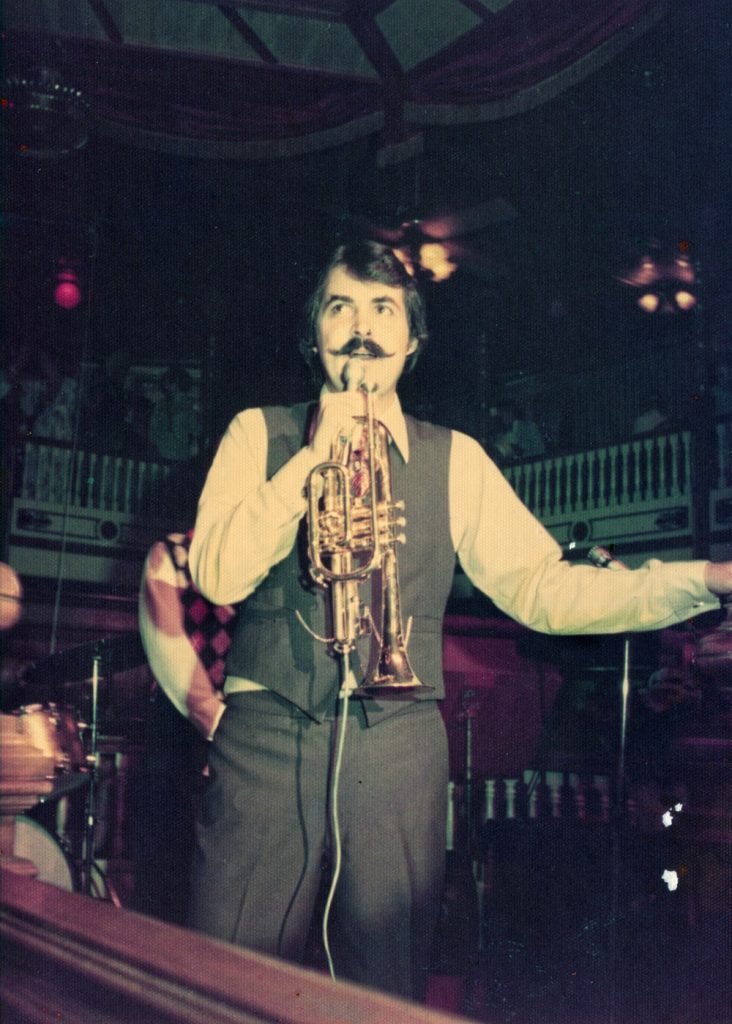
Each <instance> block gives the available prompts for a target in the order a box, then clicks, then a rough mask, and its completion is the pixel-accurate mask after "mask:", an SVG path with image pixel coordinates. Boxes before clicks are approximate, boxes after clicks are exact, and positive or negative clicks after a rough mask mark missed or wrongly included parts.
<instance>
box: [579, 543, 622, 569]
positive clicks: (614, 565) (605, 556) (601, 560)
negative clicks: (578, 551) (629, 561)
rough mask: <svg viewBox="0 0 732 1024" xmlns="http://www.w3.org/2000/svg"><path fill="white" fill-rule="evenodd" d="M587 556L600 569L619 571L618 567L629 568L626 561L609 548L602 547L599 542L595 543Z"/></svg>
mask: <svg viewBox="0 0 732 1024" xmlns="http://www.w3.org/2000/svg"><path fill="white" fill-rule="evenodd" d="M587 557H588V558H589V560H590V561H591V562H592V564H593V565H594V566H596V567H597V568H598V569H612V570H613V571H615V572H617V570H618V569H627V568H628V566H627V565H626V564H625V562H621V561H620V559H619V558H616V557H615V555H613V554H612V552H610V551H608V549H607V548H603V547H600V545H599V544H595V545H594V546H593V547H591V548H590V550H589V551H588V552H587Z"/></svg>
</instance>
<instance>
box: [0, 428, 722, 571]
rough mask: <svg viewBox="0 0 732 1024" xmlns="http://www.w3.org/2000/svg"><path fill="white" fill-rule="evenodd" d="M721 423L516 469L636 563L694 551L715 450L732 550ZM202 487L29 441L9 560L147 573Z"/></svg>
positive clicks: (575, 539)
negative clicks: (697, 439)
mask: <svg viewBox="0 0 732 1024" xmlns="http://www.w3.org/2000/svg"><path fill="white" fill-rule="evenodd" d="M714 430H715V434H714V443H713V444H710V445H708V446H707V449H705V452H704V454H703V455H699V454H697V451H698V449H697V447H696V446H695V444H694V439H693V437H692V435H691V434H690V433H689V432H688V431H681V432H676V433H670V434H662V435H658V436H654V437H645V438H638V439H634V440H630V441H622V442H620V443H618V444H612V445H607V446H605V447H602V448H595V449H592V450H590V451H583V452H573V453H570V454H567V455H557V456H551V457H548V458H543V459H536V460H532V461H525V462H521V463H516V464H514V465H510V466H506V467H505V468H504V473H505V475H506V477H507V479H508V480H509V482H510V483H511V485H512V486H513V488H514V489H515V491H516V493H517V494H518V495H519V497H520V498H521V500H522V501H523V502H524V503H525V504H526V505H527V506H528V508H529V509H530V510H531V511H532V512H533V513H534V514H535V515H536V516H537V517H538V518H539V519H540V520H541V521H542V522H543V523H544V525H545V526H546V527H547V529H549V530H550V532H551V533H552V534H553V535H554V536H555V538H556V539H557V540H558V541H559V543H560V544H562V545H564V546H567V545H570V546H574V547H578V548H582V547H584V548H587V547H589V546H590V545H591V544H594V543H600V544H613V545H615V546H616V547H617V550H618V552H619V553H620V552H622V553H623V556H624V557H625V556H627V558H626V560H627V561H629V563H630V564H635V563H638V562H639V561H642V560H644V559H645V558H647V557H648V556H649V555H651V554H655V553H662V554H663V556H664V557H681V558H684V557H690V555H691V553H692V550H693V549H694V531H695V529H696V526H697V524H696V523H695V516H697V515H698V512H697V505H695V495H694V494H693V488H692V482H694V481H696V480H697V479H698V476H699V474H698V472H697V468H698V467H696V466H695V464H694V463H695V460H696V459H700V458H704V459H705V462H706V475H707V479H708V481H709V483H708V490H709V527H710V529H709V535H710V538H711V545H712V550H711V552H710V553H711V554H712V556H713V557H714V556H716V555H718V556H719V557H729V548H730V543H732V418H730V417H727V418H726V419H723V420H720V421H718V422H717V423H716V424H715V428H714ZM712 449H714V450H712ZM695 486H696V485H695ZM190 487H191V484H190V478H189V477H187V476H186V474H185V471H184V470H181V469H178V468H177V467H176V466H175V465H174V464H169V463H168V464H165V463H159V462H152V461H149V460H140V459H135V458H126V457H123V456H119V455H106V454H97V453H94V452H85V451H73V450H72V449H71V448H69V447H63V446H60V445H54V444H46V443H42V442H38V441H27V442H25V444H24V446H23V447H22V450H21V451H20V452H19V455H18V458H17V460H16V463H15V466H14V472H13V482H12V507H11V508H10V509H9V512H10V529H9V531H8V533H9V548H10V550H9V552H8V559H9V560H10V561H11V563H12V564H13V565H14V566H15V568H16V569H17V571H19V572H21V574H30V575H36V576H44V575H49V576H52V575H53V573H54V570H53V569H52V568H50V566H51V565H52V564H53V565H55V563H53V562H52V559H51V557H50V556H49V551H52V550H53V549H54V548H59V547H60V546H63V549H64V552H65V556H66V564H65V567H64V571H65V572H66V573H71V574H72V577H71V578H76V579H84V580H94V581H97V582H103V581H106V580H112V579H114V580H118V579H119V568H120V564H121V563H122V562H125V561H126V563H127V569H128V575H129V578H130V579H132V578H134V579H135V580H136V579H137V578H138V574H139V569H140V566H141V559H142V556H143V555H144V552H145V550H146V549H147V547H148V546H149V544H150V543H152V541H153V540H154V539H156V538H157V537H158V536H160V535H161V533H163V532H167V531H168V530H170V529H173V528H175V529H180V528H185V527H186V526H188V525H190V524H189V523H186V522H181V521H180V513H179V512H178V510H179V509H180V508H182V507H187V508H190V507H192V502H193V500H195V495H189V494H186V493H185V490H186V489H190ZM696 499H697V501H698V495H697V496H696ZM176 513H178V514H177V518H176ZM74 574H75V575H74ZM124 575H125V574H124V573H123V576H124Z"/></svg>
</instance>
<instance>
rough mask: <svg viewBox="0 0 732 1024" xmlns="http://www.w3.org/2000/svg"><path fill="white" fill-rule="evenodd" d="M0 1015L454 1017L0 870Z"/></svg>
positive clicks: (149, 1022)
mask: <svg viewBox="0 0 732 1024" xmlns="http://www.w3.org/2000/svg"><path fill="white" fill-rule="evenodd" d="M0 936H2V942H3V970H2V979H1V981H0V992H1V994H2V1004H3V1020H4V1021H5V1022H6V1024H47V1022H48V1021H74V1022H76V1024H102V1022H104V1024H257V1022H261V1024H325V1022H328V1021H360V1022H362V1024H394V1022H396V1024H400V1022H404V1024H408V1022H409V1024H449V1022H453V1024H455V1022H456V1021H457V1020H458V1018H457V1017H453V1016H449V1015H447V1014H443V1013H440V1012H438V1011H436V1010H426V1009H424V1008H422V1007H420V1006H417V1005H416V1004H414V1003H407V1002H404V1001H402V1000H399V999H395V998H393V997H390V996H386V995H383V994H380V993H377V992H372V991H369V990H367V989H365V988H361V987H358V986H356V985H350V984H347V983H345V982H338V983H336V982H333V981H331V979H330V978H329V977H327V976H326V975H324V974H320V973H316V972H315V971H307V970H304V969H302V968H299V967H294V966H292V965H289V964H286V963H283V962H281V961H278V960H275V959H273V958H271V957H265V956H260V955H258V954H256V953H252V952H249V951H247V950H243V949H236V948H234V947H233V946H229V945H227V944H225V943H221V942H215V941H213V940H212V939H208V938H206V937H204V936H202V935H195V934H193V933H191V932H188V931H184V930H183V929H182V928H177V927H175V926H173V925H168V924H165V923H163V922H162V921H156V920H153V919H152V918H148V917H142V916H140V915H138V914H134V913H131V912H130V911H127V910H123V909H116V908H115V907H113V906H112V905H111V904H109V903H106V902H101V901H99V900H93V899H91V898H90V897H87V896H82V895H80V894H78V893H68V892H63V891H62V890H60V889H57V888H54V887H52V886H50V885H46V884H44V883H43V882H36V881H33V880H32V879H28V878H23V877H21V876H20V875H14V874H11V873H10V872H8V871H4V872H3V875H2V902H1V904H0Z"/></svg>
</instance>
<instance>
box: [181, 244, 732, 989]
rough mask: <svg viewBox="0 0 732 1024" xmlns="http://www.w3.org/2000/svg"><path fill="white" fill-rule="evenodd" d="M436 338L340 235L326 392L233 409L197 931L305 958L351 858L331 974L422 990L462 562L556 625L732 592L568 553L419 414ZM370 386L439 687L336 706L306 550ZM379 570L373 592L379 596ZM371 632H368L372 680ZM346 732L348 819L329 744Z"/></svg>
mask: <svg viewBox="0 0 732 1024" xmlns="http://www.w3.org/2000/svg"><path fill="white" fill-rule="evenodd" d="M426 336H427V332H426V327H425V316H424V308H423V304H422V299H421V297H420V294H419V291H418V288H417V285H416V284H415V282H414V280H413V279H412V278H411V277H410V276H409V275H408V274H407V273H406V271H405V269H404V267H403V266H402V264H401V263H400V262H399V260H398V259H397V258H396V257H395V255H394V254H393V253H392V252H391V250H389V249H387V248H385V247H383V246H380V245H377V244H375V243H358V244H355V245H352V246H350V247H340V248H339V249H338V250H337V251H336V253H335V255H334V257H333V259H332V260H331V262H330V263H329V264H328V266H327V267H326V268H325V270H324V272H323V274H322V276H321V278H320V281H319V283H318V285H317V287H316V289H315V291H314V293H313V296H312V298H311V301H310V304H309V307H308V311H307V329H306V331H305V337H304V339H303V342H302V343H301V349H302V351H303V354H304V356H305V357H306V359H307V360H308V362H309V363H310V365H311V366H312V367H315V368H316V369H319V370H320V372H321V374H322V379H323V386H322V390H321V393H320V398H319V401H318V402H317V404H313V405H297V406H294V407H290V408H282V407H269V408H265V409H249V410H246V411H245V412H243V413H240V414H239V415H238V416H237V417H236V418H235V419H234V420H233V422H232V423H231V425H230V426H229V428H228V431H227V433H226V434H225V436H224V438H223V440H222V442H221V445H220V447H219V451H218V453H217V455H216V457H215V460H214V462H213V465H212V467H211V470H210V472H209V475H208V479H207V481H206V484H205V487H204V490H203V493H202V496H201V500H200V504H199V511H198V517H197V520H196V525H195V532H194V537H193V542H192V544H191V549H190V568H191V572H192V575H193V579H194V581H195V582H196V585H197V586H198V587H199V588H200V590H201V591H202V592H203V593H204V594H205V595H206V596H207V597H208V598H209V599H210V600H212V601H215V602H217V603H220V604H236V605H237V606H238V622H237V626H236V630H235V633H234V636H233V641H232V646H231V650H230V652H229V656H228V659H227V678H226V682H225V685H224V693H225V703H224V704H223V705H222V706H221V710H222V713H221V715H220V717H219V719H218V722H217V723H213V726H212V730H211V734H212V743H211V747H210V757H209V772H210V776H209V781H208V789H207V792H206V794H205V796H204V799H203V803H202V807H201V809H200V814H199V816H198V822H197V849H196V854H195V863H194V869H193V898H192V907H191V918H190V920H191V924H192V925H193V926H194V927H196V928H199V929H201V930H203V931H205V932H208V933H209V934H212V935H215V936H217V937H219V938H223V939H226V940H228V941H231V942H235V943H238V944H240V945H244V946H247V947H249V948H251V949H255V950H259V951H261V952H265V953H269V954H275V955H278V956H282V957H285V958H287V959H293V960H297V959H299V958H301V957H302V955H303V950H304V947H305V942H306V938H307V935H308V930H309V927H310V922H311V917H312V914H313V909H314V907H315V905H316V901H317V897H318V890H319V886H320V881H321V869H322V866H323V865H324V864H327V865H328V866H329V868H331V869H332V866H333V863H334V861H335V860H336V859H338V861H339V864H340V868H341V871H340V877H339V880H338V884H337V886H336V887H335V890H334V895H333V901H332V914H331V917H330V923H331V931H332V935H331V938H330V945H331V947H332V953H333V961H334V967H335V973H336V975H337V976H338V977H342V978H348V979H351V980H355V981H358V982H361V983H363V984H366V985H370V986H373V987H376V988H380V989H383V990H386V991H389V992H393V993H396V994H399V995H402V996H405V997H411V998H422V997H423V995H424V991H425V985H426V979H427V972H428V969H429V960H430V951H431V944H432V937H433V933H434V928H435V924H436V919H437V913H438V908H439V901H440V896H441V890H442V881H443V874H444V845H445V814H446V789H447V785H446V784H447V780H448V759H447V743H446V737H445V731H444V727H443V723H442V718H441V715H440V711H439V705H438V701H439V699H440V698H441V697H442V696H443V694H444V690H443V683H442V676H441V631H442V618H443V613H444V610H445V605H446V602H447V599H448V595H449V592H450V588H451V582H452V575H453V570H454V564H455V558H456V556H457V557H458V558H459V559H460V562H461V564H462V566H463V568H464V570H465V572H466V574H467V575H468V577H469V578H470V579H471V580H472V582H473V583H474V584H475V585H476V586H477V587H479V588H480V589H481V590H483V591H484V592H485V593H486V594H488V596H489V597H490V598H491V599H492V600H493V601H494V602H495V604H496V605H497V606H498V607H499V608H501V609H502V610H504V611H505V612H507V613H508V614H509V615H511V616H512V617H514V618H515V619H517V620H518V621H520V622H522V623H524V624H525V625H527V626H529V627H531V628H533V629H537V630H541V631H544V632H550V633H565V634H569V633H585V634H593V633H602V632H621V631H625V630H641V629H655V628H659V627H663V626H668V625H672V624H674V623H677V622H680V621H682V620H684V619H686V618H689V617H691V616H693V615H696V614H699V613H700V612H703V611H708V610H710V609H714V608H718V607H719V601H718V598H717V596H716V595H719V594H723V593H727V592H729V591H731V590H732V563H719V564H717V565H712V564H710V563H705V562H688V563H675V564H667V565H664V564H661V563H660V562H653V563H651V564H649V565H648V566H646V567H644V568H642V569H639V570H635V571H630V570H628V571H623V572H604V571H603V570H600V569H596V568H594V567H592V566H589V565H587V566H578V565H573V566H570V565H569V564H568V563H566V562H563V561H562V553H561V550H560V548H559V547H558V545H557V544H556V543H555V542H554V540H553V539H552V538H551V537H550V536H549V534H548V533H547V532H546V531H545V529H544V528H543V526H542V525H541V524H540V523H539V522H538V521H537V520H536V519H535V518H534V517H533V516H532V515H531V514H530V513H529V512H528V510H527V509H526V508H525V507H524V506H523V505H522V504H521V503H520V501H519V500H518V498H517V497H516V495H515V494H514V492H513V491H512V489H511V488H510V486H509V485H508V484H507V482H506V481H505V479H504V477H503V475H502V474H501V472H500V471H499V470H498V469H497V468H496V466H495V465H494V464H493V463H492V462H491V461H490V459H489V458H488V457H487V456H486V455H485V453H484V452H483V450H482V448H481V447H480V445H479V444H478V443H477V442H476V441H474V440H472V439H471V438H469V437H467V436H466V435H464V434H461V433H458V432H456V431H450V430H446V429H444V428H441V427H436V426H433V425H431V424H427V423H422V422H418V421H416V420H414V419H412V418H411V417H408V416H404V414H403V413H402V411H401V407H400V404H399V399H398V397H397V393H396V388H397V383H398V381H399V378H400V377H401V375H402V372H403V371H404V369H405V367H406V366H408V365H409V364H411V363H413V361H414V360H415V358H416V357H417V354H418V352H419V349H420V346H421V345H423V344H424V342H425V340H426ZM363 390H367V391H370V392H371V393H372V395H373V407H374V414H375V416H376V418H377V419H378V420H380V421H381V422H382V423H383V424H384V425H385V427H386V429H387V430H388V433H389V438H390V442H389V448H390V461H391V473H392V479H393V492H394V498H395V499H397V500H403V501H404V503H405V517H406V523H407V525H406V532H407V536H408V540H407V543H406V544H404V545H403V546H401V547H400V548H399V577H400V592H401V604H402V607H403V609H404V613H405V615H408V616H409V618H410V620H411V623H412V627H411V632H410V638H409V659H410V662H411V664H412V666H413V668H414V671H415V674H416V676H417V677H418V678H419V679H420V680H421V681H422V683H424V684H426V685H425V687H424V688H422V689H420V690H416V691H413V692H411V693H410V694H409V695H404V696H403V698H400V699H397V700H388V699H383V698H382V697H381V695H377V696H375V697H373V698H361V697H355V696H352V697H348V696H347V695H345V696H342V697H339V690H340V683H341V671H340V665H339V659H338V658H337V657H334V656H333V651H332V650H331V649H330V647H329V646H328V645H327V644H325V643H323V642H321V641H320V640H319V639H317V638H318V637H321V638H324V637H328V636H329V635H331V632H330V631H331V628H332V626H331V622H330V619H329V613H328V593H327V592H326V591H324V590H323V589H322V588H320V587H317V586H315V585H314V584H313V583H312V580H311V579H310V576H309V566H308V564H307V557H306V555H307V549H306V545H304V544H303V541H302V529H303V527H304V517H305V512H306V498H305V488H306V481H307V479H308V475H309V473H310V472H311V470H313V468H314V467H316V466H317V465H318V464H320V463H322V462H324V461H327V460H328V459H329V458H330V457H331V452H332V449H333V447H334V445H335V446H338V445H339V444H340V440H339V439H341V438H343V437H346V438H348V440H349V442H350V447H351V448H352V449H356V448H358V445H359V443H360V441H359V439H360V435H361V431H362V426H361V423H362V419H363V416H364V406H365V399H364V394H363ZM354 417H360V418H361V419H359V420H356V419H354ZM378 577H379V572H378V571H377V572H376V573H374V574H373V576H372V577H371V579H370V580H369V581H368V582H367V583H366V584H364V585H363V586H362V599H363V601H364V602H365V604H366V605H368V606H369V607H371V608H372V609H373V608H375V607H376V605H377V604H378V601H379V594H380V580H379V578H378ZM372 643H374V638H373V636H372V637H371V638H369V637H364V638H362V639H361V640H359V642H358V644H357V650H356V652H355V657H353V658H352V662H353V671H354V675H355V676H356V678H357V679H360V678H361V676H362V674H363V671H364V670H365V668H366V666H367V665H368V663H369V661H370V659H371V655H372V650H371V645H372ZM346 706H347V716H346V714H345V713H346ZM344 719H345V728H346V732H345V733H343V731H342V730H343V728H344ZM343 737H344V739H345V742H344V746H343V754H342V758H339V759H338V765H337V775H338V784H339V815H338V822H337V829H336V826H335V823H334V821H333V820H332V817H331V813H330V812H331V810H332V807H331V804H332V800H333V786H334V781H335V780H334V775H335V773H336V767H335V758H334V751H335V750H336V748H337V744H338V742H339V740H340V739H341V738H343ZM341 857H342V860H341Z"/></svg>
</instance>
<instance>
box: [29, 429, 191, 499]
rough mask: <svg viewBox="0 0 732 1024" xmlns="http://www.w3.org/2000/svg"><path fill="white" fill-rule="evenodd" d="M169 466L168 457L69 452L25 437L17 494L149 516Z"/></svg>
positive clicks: (165, 481) (170, 471) (162, 488)
mask: <svg viewBox="0 0 732 1024" xmlns="http://www.w3.org/2000/svg"><path fill="white" fill-rule="evenodd" d="M172 472H173V468H172V467H171V465H170V464H169V463H167V464H163V463H158V462H149V461H145V460H140V459H132V458H125V457H124V456H121V455H98V454H96V453H95V452H81V451H77V452H74V451H72V450H71V448H60V447H57V446H55V445H50V444H43V443H40V442H37V441H27V442H26V444H25V449H24V454H23V457H22V462H21V465H20V467H19V485H18V488H17V489H18V497H20V498H21V499H23V500H25V501H33V502H48V503H50V504H52V505H61V506H64V505H66V504H68V505H69V506H70V507H71V508H75V509H90V510H95V511H102V512H122V513H128V514H130V515H140V516H148V515H150V514H151V512H154V509H155V505H156V502H157V499H158V498H159V496H160V494H161V492H163V491H164V489H165V486H166V484H167V483H168V482H169V480H170V477H171V473H172Z"/></svg>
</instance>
